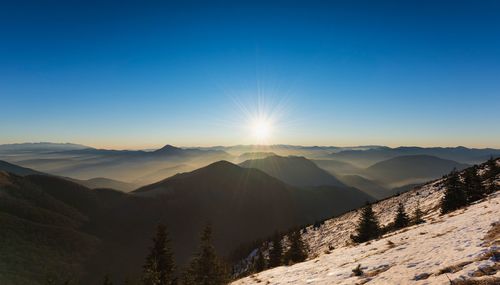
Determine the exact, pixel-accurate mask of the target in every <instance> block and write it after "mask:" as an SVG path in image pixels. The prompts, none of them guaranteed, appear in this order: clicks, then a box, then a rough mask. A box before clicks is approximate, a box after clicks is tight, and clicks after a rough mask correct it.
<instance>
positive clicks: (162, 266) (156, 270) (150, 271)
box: [142, 225, 175, 285]
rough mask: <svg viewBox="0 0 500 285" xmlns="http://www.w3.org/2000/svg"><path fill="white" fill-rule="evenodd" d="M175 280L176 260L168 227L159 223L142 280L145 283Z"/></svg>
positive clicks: (155, 284)
mask: <svg viewBox="0 0 500 285" xmlns="http://www.w3.org/2000/svg"><path fill="white" fill-rule="evenodd" d="M174 280H175V278H174V260H173V254H172V250H171V248H170V240H169V238H168V235H167V228H166V227H165V226H164V225H158V226H157V228H156V235H155V237H154V238H153V246H152V247H151V249H150V253H149V255H148V256H147V257H146V262H145V264H144V267H143V274H142V282H143V284H144V285H171V284H173V283H174Z"/></svg>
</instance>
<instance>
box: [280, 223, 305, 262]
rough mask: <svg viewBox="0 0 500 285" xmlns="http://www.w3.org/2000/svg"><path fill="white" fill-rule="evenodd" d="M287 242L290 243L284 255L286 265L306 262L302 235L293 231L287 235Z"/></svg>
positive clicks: (298, 231)
mask: <svg viewBox="0 0 500 285" xmlns="http://www.w3.org/2000/svg"><path fill="white" fill-rule="evenodd" d="M288 241H289V243H290V248H289V249H288V251H287V252H286V254H285V260H286V262H287V263H289V262H292V263H297V262H302V261H304V260H306V258H307V250H306V245H305V243H304V241H303V240H302V235H301V234H300V230H297V231H293V232H291V233H290V234H289V235H288Z"/></svg>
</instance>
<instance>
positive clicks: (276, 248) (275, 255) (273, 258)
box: [269, 234, 283, 268]
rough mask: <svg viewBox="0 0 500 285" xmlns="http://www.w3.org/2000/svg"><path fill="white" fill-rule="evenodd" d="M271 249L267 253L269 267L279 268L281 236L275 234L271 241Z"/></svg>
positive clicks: (281, 251) (281, 248)
mask: <svg viewBox="0 0 500 285" xmlns="http://www.w3.org/2000/svg"><path fill="white" fill-rule="evenodd" d="M272 244H273V246H272V248H271V249H270V251H269V267H270V268H272V267H276V266H280V265H281V262H282V258H283V244H282V242H281V236H280V235H278V234H276V235H275V236H274V238H273V241H272Z"/></svg>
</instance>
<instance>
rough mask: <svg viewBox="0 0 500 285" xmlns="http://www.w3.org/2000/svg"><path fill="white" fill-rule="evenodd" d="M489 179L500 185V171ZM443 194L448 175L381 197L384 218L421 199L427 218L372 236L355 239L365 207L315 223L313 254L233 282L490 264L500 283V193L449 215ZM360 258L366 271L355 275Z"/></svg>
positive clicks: (421, 279) (463, 273)
mask: <svg viewBox="0 0 500 285" xmlns="http://www.w3.org/2000/svg"><path fill="white" fill-rule="evenodd" d="M498 163H500V160H497V164H498ZM482 171H484V169H483V170H480V172H482ZM487 183H495V185H500V177H499V176H497V177H496V179H495V181H488V182H487ZM442 196H443V180H436V181H433V182H431V183H428V184H426V185H424V186H422V187H420V188H417V189H414V190H412V191H409V192H407V193H404V194H401V195H399V196H396V197H392V198H389V199H387V200H383V201H380V202H378V203H376V204H374V205H373V209H374V211H375V213H376V214H377V216H378V218H379V221H380V222H381V224H382V225H385V224H388V223H390V222H392V221H393V219H394V215H395V213H396V208H397V205H398V203H399V202H403V203H404V204H405V207H406V210H407V212H409V213H410V214H412V213H413V211H414V210H415V208H416V207H417V203H419V204H420V209H421V210H422V211H423V212H424V213H425V216H424V219H425V220H426V223H425V224H421V225H415V226H411V227H408V228H405V229H402V230H400V231H396V232H391V233H388V234H386V235H384V236H383V237H382V238H380V239H378V240H374V241H371V242H368V243H362V244H359V245H354V244H352V242H351V240H350V234H352V233H354V231H355V228H356V223H357V222H358V220H359V211H352V212H349V213H346V214H344V215H342V216H340V217H337V218H334V219H330V220H327V221H326V222H325V223H324V225H322V226H321V227H320V228H319V229H317V230H314V229H313V227H308V228H307V232H305V233H303V239H304V240H305V241H306V242H307V244H308V246H309V249H310V250H309V252H310V253H309V254H310V256H309V260H308V261H306V262H303V263H298V264H295V265H292V266H281V267H277V268H274V269H270V270H267V271H263V272H260V273H257V274H254V275H251V276H249V277H246V278H243V279H240V280H237V281H235V282H234V283H233V284H256V283H261V282H262V284H363V283H366V282H369V284H413V283H415V284H450V281H449V280H450V279H451V280H454V279H469V278H472V277H478V276H481V275H485V273H484V272H488V273H490V274H492V275H491V276H486V277H485V276H483V277H478V278H498V280H497V281H498V282H499V283H497V284H500V272H499V271H498V269H499V267H500V265H499V263H498V258H499V253H498V251H499V246H500V215H499V213H500V193H499V192H495V193H493V194H491V195H490V196H488V197H487V198H485V199H483V200H481V201H478V202H476V203H475V204H472V205H470V206H468V207H467V208H465V209H461V210H458V211H455V212H452V213H450V214H447V215H440V213H439V203H440V200H441V198H442ZM358 264H361V269H362V270H363V272H364V274H363V276H353V272H352V270H353V269H354V268H355V267H356V266H358ZM495 268H496V269H495ZM481 270H482V271H484V272H482V271H481ZM443 272H447V273H443ZM448 278H449V279H448ZM491 284H494V283H491Z"/></svg>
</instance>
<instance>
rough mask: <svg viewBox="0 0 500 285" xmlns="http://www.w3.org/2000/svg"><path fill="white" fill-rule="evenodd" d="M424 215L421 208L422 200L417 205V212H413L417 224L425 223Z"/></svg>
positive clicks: (414, 221)
mask: <svg viewBox="0 0 500 285" xmlns="http://www.w3.org/2000/svg"><path fill="white" fill-rule="evenodd" d="M423 216H424V214H423V213H422V210H421V209H420V201H417V207H416V208H415V212H414V213H413V223H414V224H415V225H419V224H423V223H425V221H424V219H423Z"/></svg>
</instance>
